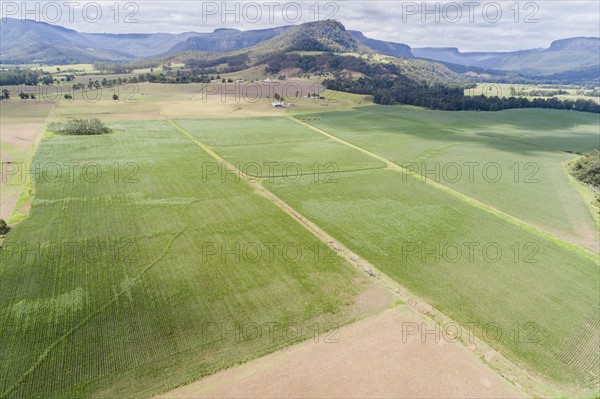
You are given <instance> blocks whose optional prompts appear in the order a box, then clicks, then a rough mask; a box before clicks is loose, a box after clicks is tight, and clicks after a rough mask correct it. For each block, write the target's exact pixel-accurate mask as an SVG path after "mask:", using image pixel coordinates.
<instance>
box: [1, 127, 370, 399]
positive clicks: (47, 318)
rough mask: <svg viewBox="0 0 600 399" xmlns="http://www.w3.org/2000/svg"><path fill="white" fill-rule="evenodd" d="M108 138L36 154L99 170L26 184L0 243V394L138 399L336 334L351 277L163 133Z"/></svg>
mask: <svg viewBox="0 0 600 399" xmlns="http://www.w3.org/2000/svg"><path fill="white" fill-rule="evenodd" d="M111 127H112V128H114V129H117V130H121V131H123V132H124V133H123V134H113V135H101V136H93V137H85V138H83V137H76V136H52V137H47V138H45V139H44V140H43V141H42V143H41V144H40V147H39V151H38V153H37V155H36V159H35V160H34V162H37V163H40V164H42V165H43V164H47V163H58V164H61V165H62V164H65V163H69V162H79V164H80V165H84V164H93V165H97V167H94V168H92V169H93V170H88V171H87V172H86V171H85V169H84V168H83V167H80V168H75V169H74V176H73V178H71V176H66V173H65V174H63V178H62V179H61V180H60V181H55V180H54V179H53V180H52V181H51V180H50V179H40V181H39V183H37V184H36V198H35V200H34V202H33V206H32V209H31V214H30V216H29V218H28V219H26V220H25V221H23V222H21V223H20V224H18V225H17V226H15V227H14V228H13V230H12V231H11V233H10V234H9V235H8V236H7V238H6V239H5V241H4V243H3V248H2V252H1V253H0V254H1V256H2V262H1V267H0V342H2V345H0V359H2V362H0V397H2V398H25V397H26V398H48V397H70V398H72V397H89V396H95V397H111V398H115V397H119V398H125V397H150V396H152V395H154V394H157V393H159V392H164V391H166V390H168V389H169V388H173V387H175V386H176V385H179V384H183V383H185V382H190V381H193V380H194V379H197V378H199V377H200V376H202V375H205V374H209V373H213V372H215V371H216V370H219V369H221V368H223V367H227V366H231V365H233V364H235V363H238V362H242V361H245V360H248V359H250V358H254V357H257V356H260V355H262V354H265V353H267V352H270V351H273V350H275V349H277V348H280V347H282V346H285V345H289V344H290V343H291V342H294V341H295V340H300V339H307V338H309V337H310V336H311V335H312V334H313V333H314V330H315V328H316V327H315V325H316V323H318V325H319V326H320V328H324V327H325V326H326V323H327V322H335V323H343V322H345V321H347V319H346V317H347V316H346V313H345V311H344V310H345V309H346V308H347V305H349V304H351V303H352V302H353V298H354V296H355V294H357V293H358V292H359V291H360V290H361V285H360V284H361V281H363V280H362V279H361V277H360V276H359V275H358V273H357V272H356V271H355V269H354V268H353V267H351V266H350V265H348V264H346V263H345V262H343V261H342V260H341V259H340V258H337V257H336V256H335V254H334V253H333V251H332V250H330V249H328V248H327V247H325V246H323V244H320V243H319V242H318V241H317V240H316V238H314V237H313V236H312V234H311V233H309V232H308V231H306V230H305V229H304V227H302V226H301V225H300V224H298V223H297V222H296V221H294V220H293V219H292V218H291V217H289V216H288V215H286V214H284V213H283V212H282V211H280V210H279V209H278V208H277V207H276V206H275V205H273V204H272V203H271V202H270V201H269V200H267V199H265V198H263V197H261V196H259V195H257V194H256V193H255V192H254V191H253V190H252V189H251V187H250V186H248V185H247V184H246V183H244V182H236V180H235V179H234V178H231V176H229V178H228V179H227V180H223V179H222V176H221V175H220V173H216V174H210V175H207V174H203V170H204V168H205V167H206V165H215V161H214V160H213V159H212V158H211V157H209V156H208V155H207V154H206V153H204V152H203V151H202V150H201V149H199V148H198V147H197V146H196V145H195V144H194V143H193V142H192V141H191V140H189V138H187V137H185V136H184V135H183V134H181V133H180V132H178V131H177V130H175V129H174V128H173V126H171V125H170V124H169V123H167V122H157V121H153V122H128V123H123V124H114V125H112V126H111ZM98 167H99V168H100V169H101V170H102V173H101V174H100V176H101V177H100V178H99V179H98V173H97V168H98ZM286 245H288V249H289V251H287V250H284V247H285V246H286ZM319 245H321V246H319ZM257 247H258V248H260V249H261V250H262V252H261V255H260V256H257V254H258V250H257ZM268 248H272V251H271V252H269V249H268ZM296 249H301V251H302V252H301V256H300V257H298V256H297V253H296V252H294V251H295V250H296ZM226 250H227V251H229V252H225V251H226ZM236 251H237V252H236ZM271 254H272V256H271ZM317 254H318V255H317ZM221 323H222V324H221ZM253 326H259V328H262V335H261V337H260V338H256V335H253V334H254V333H255V332H256V331H255V330H254V329H253V328H254V327H253ZM268 326H271V327H272V328H274V333H273V334H271V335H270V334H269V333H268V331H267V330H266V328H268ZM285 326H290V329H289V331H288V330H285V331H287V332H284V327H285ZM236 329H237V330H236ZM298 329H301V331H302V333H301V334H299V335H298V334H297V332H298ZM231 331H234V332H233V333H232V332H231ZM235 331H238V333H235ZM221 332H223V334H224V337H222V336H221V334H220V333H221ZM252 337H254V338H252Z"/></svg>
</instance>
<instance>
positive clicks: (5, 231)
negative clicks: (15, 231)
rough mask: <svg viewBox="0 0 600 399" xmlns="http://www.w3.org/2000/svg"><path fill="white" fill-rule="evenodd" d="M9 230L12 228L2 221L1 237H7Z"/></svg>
mask: <svg viewBox="0 0 600 399" xmlns="http://www.w3.org/2000/svg"><path fill="white" fill-rule="evenodd" d="M9 230H10V227H8V225H7V224H6V222H5V221H4V219H0V236H3V235H6V233H8V231H9Z"/></svg>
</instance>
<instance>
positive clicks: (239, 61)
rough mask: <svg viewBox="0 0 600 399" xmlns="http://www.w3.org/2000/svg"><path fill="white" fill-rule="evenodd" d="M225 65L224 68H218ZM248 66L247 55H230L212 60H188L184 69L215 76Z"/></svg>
mask: <svg viewBox="0 0 600 399" xmlns="http://www.w3.org/2000/svg"><path fill="white" fill-rule="evenodd" d="M224 64H227V67H226V68H222V67H221V68H219V69H217V67H218V66H220V65H224ZM249 66H250V64H249V58H248V54H238V55H231V56H226V57H220V58H213V59H209V60H206V59H198V58H190V59H187V60H186V61H185V67H186V68H189V69H191V70H195V71H198V72H200V73H204V74H215V73H218V72H222V73H228V72H237V71H241V70H243V69H246V68H248V67H249Z"/></svg>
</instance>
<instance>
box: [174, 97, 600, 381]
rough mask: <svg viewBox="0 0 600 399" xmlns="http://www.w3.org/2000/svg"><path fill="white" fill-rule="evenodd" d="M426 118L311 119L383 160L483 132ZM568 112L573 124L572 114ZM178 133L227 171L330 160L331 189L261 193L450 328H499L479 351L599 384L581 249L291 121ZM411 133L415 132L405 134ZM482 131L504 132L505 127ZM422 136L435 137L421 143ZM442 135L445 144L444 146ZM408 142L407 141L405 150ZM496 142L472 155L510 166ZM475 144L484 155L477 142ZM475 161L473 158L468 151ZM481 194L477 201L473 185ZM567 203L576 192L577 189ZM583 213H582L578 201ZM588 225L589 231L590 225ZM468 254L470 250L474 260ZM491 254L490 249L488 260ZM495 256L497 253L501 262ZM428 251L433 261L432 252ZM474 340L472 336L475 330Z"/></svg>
mask: <svg viewBox="0 0 600 399" xmlns="http://www.w3.org/2000/svg"><path fill="white" fill-rule="evenodd" d="M381 110H385V111H386V112H388V113H391V116H392V117H393V115H394V114H395V113H398V114H399V115H401V116H403V117H404V118H405V119H406V118H408V115H413V118H414V119H417V121H413V123H412V125H409V126H410V127H412V128H413V130H410V134H408V133H407V134H405V135H404V136H409V137H408V138H407V137H403V138H404V141H403V142H393V141H392V138H393V136H392V133H390V132H389V131H386V129H384V128H381V126H382V124H384V123H386V122H387V123H388V125H386V126H388V130H390V129H391V128H392V124H393V123H395V124H396V126H402V124H401V123H404V122H398V120H395V119H393V118H389V119H392V121H393V122H389V120H387V119H385V118H383V117H382V115H381V112H378V111H381ZM537 112H539V111H529V115H523V119H524V120H530V119H531V118H532V117H536V113H537ZM424 113H426V111H419V110H414V109H409V110H406V109H402V108H389V107H388V108H384V107H381V108H379V107H376V108H375V110H369V109H366V110H365V109H359V110H357V111H355V112H342V113H331V114H321V115H319V116H318V117H316V116H313V117H312V118H313V120H311V123H315V124H316V123H317V121H318V124H319V126H326V127H327V128H331V129H332V130H333V127H334V126H335V127H336V129H335V130H334V131H335V132H336V133H339V134H340V136H344V137H345V136H349V137H351V138H352V139H353V140H354V141H355V142H358V143H359V144H360V145H365V146H366V144H367V143H371V144H372V145H373V146H377V147H376V148H377V149H381V151H382V152H383V148H387V149H388V151H390V153H392V154H394V151H402V150H406V151H410V150H411V149H412V150H413V151H414V152H415V153H418V151H420V150H422V149H423V148H425V147H426V146H427V145H428V144H429V145H430V146H431V147H433V148H435V146H436V144H438V143H439V142H445V143H447V142H451V141H452V140H455V141H459V139H462V143H463V145H465V146H468V145H474V144H473V143H469V142H467V143H466V144H465V143H464V142H465V141H467V140H468V138H469V137H470V136H469V133H462V134H458V133H455V130H450V128H447V130H445V131H444V130H443V129H439V123H440V121H443V120H444V119H443V118H444V116H445V115H448V119H447V122H449V123H452V122H453V121H454V122H455V123H456V122H457V121H459V120H461V119H462V120H463V123H468V122H470V123H472V124H473V125H477V123H483V121H482V120H481V119H478V118H481V117H480V116H479V114H459V115H458V116H455V115H456V114H453V113H433V115H432V116H433V118H431V122H430V123H431V126H428V127H426V126H425V125H426V124H425V122H423V121H419V120H418V119H419V118H423V116H422V114H424ZM575 115H576V116H575V117H574V118H576V117H577V115H579V114H575ZM471 116H472V119H471V120H470V117H471ZM586 116H587V115H586ZM586 116H583V117H581V119H580V123H581V124H585V121H586ZM505 117H506V115H505ZM304 118H308V117H304ZM308 119H310V118H308ZM515 119H516V118H507V120H511V121H514V120H515ZM406 123H407V124H408V122H406ZM436 123H437V124H436ZM180 124H181V125H182V126H184V127H185V128H186V129H188V130H189V131H190V132H192V134H194V135H195V136H196V137H198V138H199V139H200V140H202V141H203V142H205V143H206V144H210V145H212V146H213V148H214V150H215V151H216V152H217V153H219V154H220V155H222V156H224V157H225V158H227V159H228V160H229V161H230V162H238V163H240V164H241V165H244V164H248V163H258V164H260V163H263V162H272V161H277V160H280V159H294V160H295V162H298V163H300V164H306V165H309V164H312V163H313V162H314V161H315V160H319V159H320V161H317V162H320V163H321V164H326V163H328V162H337V163H338V164H339V169H340V173H337V174H336V176H335V179H334V181H325V180H323V179H315V178H314V176H313V175H307V176H304V177H302V178H301V179H299V180H296V179H294V178H286V176H281V177H278V178H275V179H273V180H272V181H266V182H265V185H266V186H267V187H268V188H269V189H270V190H271V191H273V192H274V193H275V194H276V195H277V196H279V197H280V198H282V199H283V200H284V201H286V202H287V203H288V204H290V205H291V206H292V207H293V208H294V209H296V210H298V211H299V212H300V213H302V214H303V215H304V216H305V217H307V218H308V219H310V220H312V221H313V222H314V223H316V224H317V225H319V226H321V227H322V228H323V229H324V230H325V231H326V232H327V233H329V234H331V235H332V236H333V237H336V239H339V240H340V242H342V243H343V244H344V245H346V246H347V247H349V248H350V249H352V250H353V251H356V253H357V254H358V255H360V256H361V257H363V258H364V259H367V260H368V261H370V262H371V263H372V264H374V265H376V266H377V267H378V268H379V269H380V270H382V271H383V272H385V273H386V274H388V275H389V276H391V277H392V278H394V279H396V280H397V281H399V282H400V283H401V284H403V285H405V286H406V287H408V288H409V289H411V290H412V291H413V292H415V293H417V294H418V295H420V296H421V297H423V298H425V299H426V300H428V301H429V302H430V303H431V304H432V305H433V306H434V307H436V308H438V309H440V310H442V311H443V312H445V313H446V314H448V315H449V316H450V317H452V318H454V319H455V320H457V321H458V322H459V323H464V324H465V325H466V324H467V323H476V326H485V325H488V324H489V323H496V324H492V325H494V326H498V327H499V328H500V330H501V337H495V338H497V339H495V338H494V339H490V340H488V342H489V343H490V344H491V345H492V346H493V347H495V348H496V349H498V350H499V351H500V352H501V353H503V354H505V355H506V356H507V357H508V358H510V359H511V360H513V361H514V362H516V363H517V364H520V365H522V366H524V367H525V368H527V369H530V370H534V371H535V372H539V373H541V374H543V375H545V376H548V377H550V378H551V379H552V380H553V381H556V382H560V383H564V384H578V385H587V384H590V383H592V384H593V381H597V379H598V375H597V370H596V369H595V367H594V364H595V363H596V362H597V361H598V354H597V352H594V350H593V349H591V348H590V347H588V346H586V345H588V344H589V340H588V338H589V339H591V340H592V341H593V340H594V339H595V338H594V335H593V333H592V334H591V336H590V334H589V332H588V333H585V332H584V333H582V332H581V331H582V329H585V325H586V323H587V322H591V323H596V322H597V321H598V319H599V318H600V309H599V308H598V291H599V289H600V278H599V275H598V264H597V258H596V257H595V255H593V254H592V253H590V252H589V251H586V250H584V249H578V248H574V247H571V246H569V245H568V244H565V243H564V242H562V241H561V240H558V239H556V238H551V237H549V236H548V235H545V234H543V233H540V232H539V231H538V230H535V229H534V228H532V227H529V226H528V225H526V224H525V223H523V222H521V221H519V220H518V219H515V218H513V217H511V216H508V215H505V214H500V213H498V212H492V211H490V210H489V208H487V207H486V206H485V205H478V204H477V203H476V202H474V201H473V200H469V199H468V198H467V199H465V197H464V196H463V195H460V194H459V195H457V194H452V193H450V192H449V190H448V189H440V188H439V187H436V186H434V185H430V184H424V183H422V182H421V181H420V178H418V177H417V178H415V177H408V178H407V177H406V176H405V175H404V174H403V173H401V172H400V171H391V170H384V169H382V168H381V167H380V161H379V160H378V159H376V158H372V160H371V164H369V163H368V162H367V159H365V156H367V155H366V154H364V153H363V152H360V151H359V150H357V149H353V148H351V147H349V146H345V145H344V144H342V143H338V142H335V141H333V140H331V139H327V138H326V137H325V136H323V135H319V133H317V132H315V131H314V130H311V129H310V128H308V127H306V126H304V125H301V124H299V123H298V122H294V121H292V120H286V121H282V120H278V119H268V118H267V119H265V118H263V119H260V118H257V119H254V120H251V121H250V120H245V121H244V123H243V128H242V127H241V126H239V125H237V124H236V122H234V121H228V120H220V121H214V120H190V121H180ZM531 125H532V126H533V123H532V124H531ZM417 126H421V127H422V129H421V130H414V128H415V127H417ZM405 128H406V129H407V130H408V128H407V127H405ZM436 128H438V129H439V130H436ZM302 129H304V131H303V130H302ZM377 129H381V131H378V130H377ZM489 130H492V131H493V132H495V133H496V134H502V129H498V130H493V129H492V128H490V129H489ZM261 131H262V132H264V133H262V135H261ZM341 132H343V133H341ZM419 134H423V135H425V134H431V135H434V136H435V138H434V139H429V138H421V139H420V138H419ZM444 134H446V135H450V136H452V137H449V138H448V139H447V140H445V141H443V140H444V137H443V136H444ZM290 135H293V137H295V138H296V139H298V140H306V139H308V138H310V137H312V138H313V140H315V142H319V143H321V145H320V149H321V151H319V150H316V149H315V148H314V147H313V146H312V145H311V146H306V145H304V142H301V144H302V145H298V142H296V141H291V140H289V138H290ZM319 136H321V137H320V138H319ZM365 136H368V137H365ZM390 136H392V138H390ZM249 137H251V138H252V139H251V140H250V142H255V141H256V142H260V143H261V144H260V145H256V146H251V145H248V142H247V141H246V140H247V139H248V138H249ZM386 139H387V141H386ZM409 139H413V141H414V146H413V147H411V146H410V143H411V141H410V140H409ZM436 139H437V140H436ZM319 140H320V141H319ZM428 140H430V141H428ZM532 140H534V141H535V138H534V139H532ZM586 140H587V138H583V139H581V138H576V139H575V140H574V141H575V142H574V143H573V146H575V147H577V146H584V145H585V143H586V142H587V141H586ZM472 141H476V139H475V138H474V139H472ZM269 142H271V143H272V144H269ZM475 144H478V143H475ZM235 145H239V147H235ZM494 145H496V147H494ZM503 145H504V141H501V142H500V143H498V144H496V142H495V141H493V142H491V144H487V147H488V151H487V153H481V154H480V155H479V156H480V158H478V159H480V160H485V159H486V157H487V159H493V158H490V156H491V155H490V154H491V153H492V151H495V152H496V153H498V154H499V156H500V157H501V159H504V160H505V159H510V160H511V161H512V160H513V158H511V156H510V155H511V154H516V155H517V156H520V155H521V154H519V151H518V150H517V148H516V145H513V147H512V151H511V148H510V147H509V148H505V147H502V146H503ZM480 147H481V148H486V146H485V142H484V143H482V144H481V145H480ZM348 151H350V153H349V152H348ZM351 152H354V155H353V156H352V154H351ZM525 152H527V151H525ZM472 153H473V154H475V153H477V152H476V151H475V150H472ZM553 154H554V153H553V152H552V153H551V155H553ZM542 155H544V154H542ZM303 159H304V161H303ZM352 159H354V160H356V164H355V167H357V166H359V165H360V166H361V168H360V169H362V166H363V165H365V166H366V165H372V167H373V168H374V169H371V168H369V169H371V170H360V171H356V170H354V171H353V169H352V162H350V163H349V161H350V160H352ZM516 159H522V158H516ZM542 159H543V160H544V162H546V163H548V164H551V163H552V162H553V161H554V162H557V163H558V165H557V167H558V168H557V169H556V170H560V162H561V161H562V160H563V158H552V157H548V156H546V158H542ZM565 179H566V176H565ZM545 184H548V181H541V183H539V184H538V186H543V185H545ZM495 187H496V186H493V187H492V188H495ZM480 190H481V192H483V193H485V191H484V190H482V189H481V187H480ZM573 190H574V189H573ZM505 194H506V195H508V196H509V198H512V199H513V200H517V199H518V196H519V195H522V194H520V193H519V192H516V193H510V192H506V190H505ZM546 195H548V194H546ZM573 195H574V196H575V195H577V192H576V191H575V190H574V194H573ZM548 196H549V195H548ZM573 198H575V197H573ZM547 200H548V201H550V202H552V201H554V199H553V198H548V199H547ZM542 201H543V199H542ZM581 207H582V209H583V210H584V211H587V208H586V206H585V205H584V204H581ZM587 216H588V218H589V220H590V224H593V221H591V216H590V215H589V214H587ZM415 245H416V248H417V250H416V253H415ZM469 246H470V247H469ZM457 247H458V248H460V250H461V257H460V258H458V259H457V252H453V251H455V250H456V248H457ZM436 248H437V249H436ZM468 248H475V249H474V250H473V258H472V259H470V255H469V254H470V252H469V249H468ZM484 248H487V250H486V252H484ZM489 248H493V251H491V252H489ZM497 248H499V251H501V252H500V253H499V257H497V254H498V253H497V252H495V251H496V249H497ZM432 249H433V250H434V252H436V253H437V256H438V258H436V255H432V254H431V250H432ZM445 251H449V252H445ZM515 331H516V332H515ZM475 333H476V334H479V335H481V334H482V331H479V332H478V331H477V330H475ZM515 334H518V335H519V337H516V335H515ZM578 334H579V335H578ZM586 334H587V335H586ZM576 336H579V339H580V342H577V345H575V347H573V348H571V351H572V352H573V353H576V354H577V355H578V356H579V357H576V359H575V360H570V361H565V360H564V359H563V357H564V353H563V352H564V351H565V348H566V347H567V346H569V345H570V344H571V342H572V341H573V340H574V339H575V338H574V337H576ZM581 337H583V338H581ZM490 341H491V342H490ZM569 362H571V363H569Z"/></svg>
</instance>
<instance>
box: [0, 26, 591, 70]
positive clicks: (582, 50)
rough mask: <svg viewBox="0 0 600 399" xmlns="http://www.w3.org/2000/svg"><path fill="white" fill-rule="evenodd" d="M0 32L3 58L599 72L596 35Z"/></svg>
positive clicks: (313, 30)
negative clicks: (518, 45)
mask: <svg viewBox="0 0 600 399" xmlns="http://www.w3.org/2000/svg"><path fill="white" fill-rule="evenodd" d="M0 33H1V34H0V63H2V64H30V63H43V64H68V63H91V62H96V61H104V62H131V61H136V60H143V59H153V58H158V57H162V58H167V57H170V56H175V55H177V54H180V53H194V52H202V53H207V54H213V55H214V54H215V53H232V52H233V53H235V52H236V51H237V50H243V49H249V48H252V49H253V51H255V52H258V53H259V54H265V53H270V52H281V51H331V52H345V53H348V52H360V53H379V54H383V55H389V56H394V57H400V58H414V57H419V58H425V59H430V60H435V61H441V62H444V63H450V64H456V65H462V66H467V67H477V68H482V69H493V70H497V71H508V72H514V73H520V74H527V75H553V74H555V75H556V74H564V73H566V72H574V71H575V72H578V73H580V74H587V75H591V76H594V75H598V73H600V38H593V37H577V38H571V39H564V40H558V41H555V42H553V43H552V44H551V46H550V47H549V48H548V49H532V50H521V51H514V52H471V53H468V52H467V53H462V52H460V51H459V50H458V49H457V48H437V47H430V48H413V49H411V48H410V47H409V46H408V45H406V44H402V43H394V42H386V41H381V40H376V39H370V38H367V37H365V36H364V35H363V34H362V33H361V32H358V31H351V30H346V29H345V28H344V26H343V25H342V24H340V23H339V22H336V21H319V22H312V23H307V24H303V25H299V26H282V27H277V28H271V29H261V30H248V31H240V30H237V29H217V30H215V31H214V32H210V33H198V32H186V33H180V34H169V33H153V34H107V33H81V32H77V31H75V30H72V29H67V28H63V27H60V26H56V25H50V24H47V23H44V22H35V21H30V20H28V21H23V22H22V21H20V20H16V19H11V18H7V19H6V20H2V21H1V22H0ZM596 69H599V70H598V71H596ZM596 72H598V73H596Z"/></svg>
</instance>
